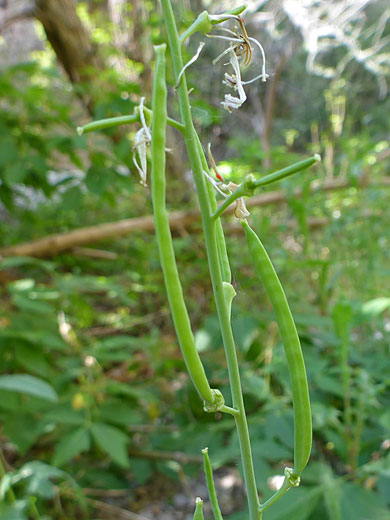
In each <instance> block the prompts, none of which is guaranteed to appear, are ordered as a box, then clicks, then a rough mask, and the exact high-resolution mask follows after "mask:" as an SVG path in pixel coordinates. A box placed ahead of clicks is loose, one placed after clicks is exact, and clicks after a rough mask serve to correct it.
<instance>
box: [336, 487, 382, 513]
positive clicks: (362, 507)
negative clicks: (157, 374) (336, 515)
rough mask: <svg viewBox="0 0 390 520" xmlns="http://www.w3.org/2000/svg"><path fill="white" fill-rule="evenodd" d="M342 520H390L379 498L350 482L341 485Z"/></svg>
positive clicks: (375, 494)
mask: <svg viewBox="0 0 390 520" xmlns="http://www.w3.org/2000/svg"><path fill="white" fill-rule="evenodd" d="M341 512H342V516H341V518H342V520H351V518H353V520H374V519H375V520H390V511H389V510H388V508H387V507H386V505H385V503H384V502H383V501H382V499H381V497H380V496H379V495H378V494H377V493H374V492H373V491H369V490H368V489H365V488H364V487H362V486H359V485H357V484H354V483H351V482H345V483H343V484H342V494H341Z"/></svg>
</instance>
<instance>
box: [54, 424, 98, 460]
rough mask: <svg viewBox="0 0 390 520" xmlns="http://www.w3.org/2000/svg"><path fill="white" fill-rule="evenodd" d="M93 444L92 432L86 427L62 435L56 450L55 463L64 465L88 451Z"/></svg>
mask: <svg viewBox="0 0 390 520" xmlns="http://www.w3.org/2000/svg"><path fill="white" fill-rule="evenodd" d="M90 445H91V438H90V433H89V431H88V430H86V429H85V428H78V429H77V430H75V431H74V432H72V433H70V434H68V435H65V436H64V437H62V439H61V440H60V442H59V443H58V444H57V447H56V450H55V452H54V457H53V464H54V465H55V466H63V465H64V464H66V463H67V462H68V461H69V460H71V459H73V457H75V456H76V455H78V454H79V453H82V452H83V451H88V450H89V448H90Z"/></svg>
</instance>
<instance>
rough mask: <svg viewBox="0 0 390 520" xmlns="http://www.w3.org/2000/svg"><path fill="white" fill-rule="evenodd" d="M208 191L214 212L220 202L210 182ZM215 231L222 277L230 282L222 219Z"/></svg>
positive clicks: (198, 142)
mask: <svg viewBox="0 0 390 520" xmlns="http://www.w3.org/2000/svg"><path fill="white" fill-rule="evenodd" d="M195 136H196V142H197V145H198V151H199V155H200V157H201V160H202V167H203V169H204V170H205V171H206V172H207V173H208V174H210V171H209V167H208V164H207V160H206V157H205V154H204V151H203V148H202V143H201V142H200V139H199V136H198V134H197V133H196V132H195ZM207 191H208V194H209V199H210V209H211V212H212V213H214V212H215V211H217V209H218V204H217V199H216V198H215V192H214V190H213V186H212V185H211V183H210V182H207ZM215 233H216V235H217V245H218V256H219V262H220V265H221V272H222V279H223V281H224V282H228V283H230V282H231V279H232V273H231V270H230V263H229V257H228V253H227V248H226V240H225V235H224V232H223V227H222V222H221V219H219V220H217V221H216V223H215Z"/></svg>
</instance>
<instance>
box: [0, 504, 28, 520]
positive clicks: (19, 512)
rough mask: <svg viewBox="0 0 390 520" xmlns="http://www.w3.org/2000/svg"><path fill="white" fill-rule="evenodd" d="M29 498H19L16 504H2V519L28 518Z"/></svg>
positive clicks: (26, 519) (0, 505) (0, 516)
mask: <svg viewBox="0 0 390 520" xmlns="http://www.w3.org/2000/svg"><path fill="white" fill-rule="evenodd" d="M27 506H28V501H27V500H17V501H16V502H15V503H14V504H5V503H2V504H0V518H1V520H28V514H27Z"/></svg>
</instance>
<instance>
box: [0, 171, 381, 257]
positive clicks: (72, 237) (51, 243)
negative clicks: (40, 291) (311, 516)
mask: <svg viewBox="0 0 390 520" xmlns="http://www.w3.org/2000/svg"><path fill="white" fill-rule="evenodd" d="M366 185H367V186H373V185H375V186H383V187H388V186H390V178H384V179H382V180H381V181H380V183H372V182H368V183H367V184H365V186H366ZM349 187H351V184H350V183H349V182H348V180H345V179H332V180H329V181H327V182H325V183H321V181H314V182H313V183H312V185H311V193H317V192H327V191H334V190H340V189H345V188H349ZM293 195H294V197H300V196H301V195H302V190H300V189H296V190H295V191H294V192H293ZM287 200H288V195H287V194H286V193H285V192H284V191H282V190H280V191H271V192H269V193H263V194H261V195H257V196H255V197H251V198H249V199H248V200H247V201H246V205H247V207H255V206H267V205H269V204H278V203H282V202H286V201H287ZM233 211H234V208H233V207H230V208H228V210H227V212H230V213H232V212H233ZM199 220H200V213H199V211H189V212H185V211H176V212H173V213H171V215H170V218H169V221H170V225H171V229H172V230H178V229H179V230H180V229H183V228H189V227H193V226H194V225H195V224H197V223H198V222H199ZM135 231H144V232H152V231H154V223H153V217H152V216H151V215H148V216H145V217H138V218H131V219H125V220H119V221H118V222H109V223H106V224H100V225H97V226H90V227H86V228H81V229H76V230H74V231H69V232H68V233H59V234H57V235H50V236H48V237H44V238H41V239H39V240H34V241H32V242H26V243H24V244H18V245H16V246H11V247H6V248H3V249H0V257H1V256H2V257H6V256H34V257H50V256H54V255H56V254H58V253H62V252H64V251H67V250H69V249H73V248H75V247H80V246H84V245H85V244H91V243H95V242H98V241H101V240H107V239H110V240H112V239H113V238H116V237H120V236H124V235H128V234H130V233H132V232H135Z"/></svg>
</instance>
